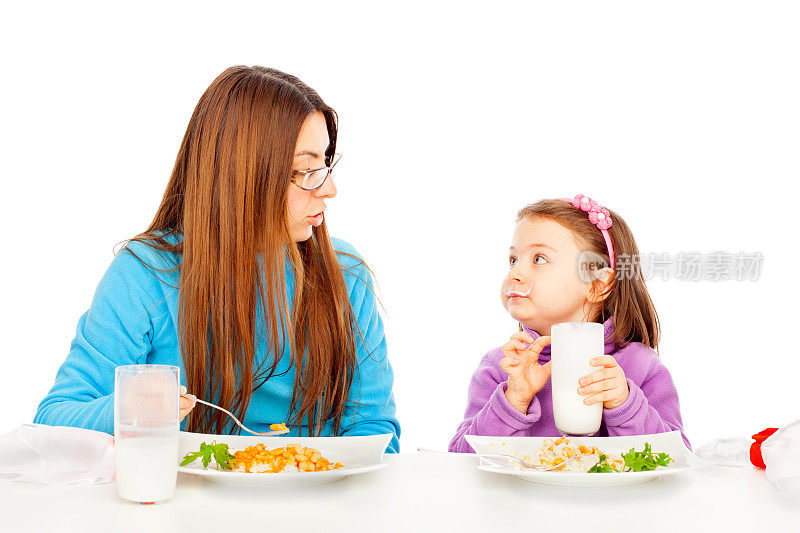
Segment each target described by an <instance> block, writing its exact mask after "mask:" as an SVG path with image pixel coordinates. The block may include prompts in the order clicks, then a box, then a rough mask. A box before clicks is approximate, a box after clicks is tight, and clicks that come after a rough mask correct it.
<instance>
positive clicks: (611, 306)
mask: <svg viewBox="0 0 800 533" xmlns="http://www.w3.org/2000/svg"><path fill="white" fill-rule="evenodd" d="M606 209H608V208H606ZM609 213H611V221H612V224H611V228H609V230H608V232H609V234H610V236H611V242H612V243H613V245H614V253H615V255H616V256H617V257H620V256H622V257H630V258H634V257H638V256H639V247H638V246H637V245H636V240H635V239H634V238H633V232H631V229H630V227H628V224H626V223H625V220H623V219H622V217H621V216H619V214H617V213H616V212H614V211H611V210H610V209H609ZM528 217H538V218H544V219H548V220H552V221H554V222H558V223H559V224H561V225H562V226H564V227H565V228H566V229H568V230H569V231H571V232H572V234H573V235H574V236H575V238H576V240H577V242H578V243H579V244H580V245H581V246H583V247H584V250H591V251H592V252H594V253H596V254H599V255H600V256H601V257H603V259H604V260H605V261H606V262H607V263H606V264H609V257H608V250H607V249H606V243H605V240H604V239H603V234H602V233H600V230H599V229H597V227H596V226H594V225H593V224H592V223H591V222H590V221H589V216H588V214H587V213H586V212H585V211H582V210H580V209H576V208H575V207H573V206H572V204H570V203H569V202H567V201H564V200H560V199H547V200H540V201H538V202H536V203H535V204H531V205H528V206H526V207H523V208H522V209H521V210H520V211H519V213H517V222H519V221H520V220H522V219H524V218H528ZM619 263H620V261H619V260H617V261H616V265H615V266H616V270H617V272H616V276H615V279H614V283H613V284H612V285H611V286H610V287H609V288H607V289H606V292H607V296H606V298H605V300H604V301H603V304H602V306H601V307H600V308H599V310H598V312H597V316H595V317H590V318H591V319H592V321H595V322H601V323H602V322H605V320H606V319H608V318H610V317H614V335H613V341H614V344H615V345H616V346H617V347H619V348H621V347H624V346H627V345H628V344H629V343H631V342H640V343H642V344H644V345H645V346H649V347H650V348H652V349H654V350H658V341H659V337H660V330H661V327H660V324H659V320H658V314H656V308H655V306H654V305H653V300H652V299H651V298H650V293H649V292H648V291H647V285H646V284H645V281H644V275H643V274H642V269H641V267H640V265H639V262H638V261H631V264H630V265H628V264H626V269H625V272H621V269H620V264H619ZM575 268H576V272H577V268H578V265H575ZM594 283H595V284H596V288H597V285H599V284H600V282H599V281H598V280H595V282H594Z"/></svg>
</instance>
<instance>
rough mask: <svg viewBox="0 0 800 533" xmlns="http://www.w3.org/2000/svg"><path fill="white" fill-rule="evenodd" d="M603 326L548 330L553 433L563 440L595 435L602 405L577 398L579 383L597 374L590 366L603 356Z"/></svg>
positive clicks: (573, 324)
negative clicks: (554, 430) (557, 432)
mask: <svg viewBox="0 0 800 533" xmlns="http://www.w3.org/2000/svg"><path fill="white" fill-rule="evenodd" d="M603 336H604V330H603V325H602V324H598V323H596V322H563V323H561V324H555V325H554V326H553V327H552V328H550V337H551V339H550V353H551V355H550V360H551V363H550V370H551V380H552V391H553V415H554V417H555V423H556V429H558V431H560V432H561V434H563V435H566V436H587V435H593V434H595V433H597V431H598V430H599V429H600V422H601V421H602V418H603V403H602V402H599V403H595V404H592V405H586V404H585V403H583V400H584V399H585V398H586V396H581V395H580V394H578V387H579V386H580V385H579V384H578V380H579V379H580V378H582V377H583V376H585V375H587V374H590V373H591V372H592V371H594V370H597V368H596V367H593V366H591V365H590V364H589V360H590V359H592V358H593V357H597V356H600V355H603V351H604V347H605V345H604V342H605V341H604V338H603Z"/></svg>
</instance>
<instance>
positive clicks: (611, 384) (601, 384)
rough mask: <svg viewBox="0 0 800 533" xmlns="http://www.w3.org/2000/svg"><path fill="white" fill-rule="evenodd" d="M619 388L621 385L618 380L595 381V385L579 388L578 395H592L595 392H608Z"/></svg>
mask: <svg viewBox="0 0 800 533" xmlns="http://www.w3.org/2000/svg"><path fill="white" fill-rule="evenodd" d="M618 386H619V383H618V382H617V380H616V379H614V378H610V379H603V380H601V381H595V382H594V383H592V384H590V385H587V386H586V387H579V388H578V394H583V395H587V394H592V393H595V392H604V391H607V390H612V389H614V388H616V387H618Z"/></svg>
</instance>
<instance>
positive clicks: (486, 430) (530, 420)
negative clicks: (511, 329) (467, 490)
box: [449, 352, 542, 453]
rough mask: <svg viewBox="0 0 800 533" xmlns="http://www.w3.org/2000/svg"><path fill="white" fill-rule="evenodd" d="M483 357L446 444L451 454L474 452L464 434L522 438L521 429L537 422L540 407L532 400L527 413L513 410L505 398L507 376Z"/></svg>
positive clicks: (523, 432)
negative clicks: (461, 416)
mask: <svg viewBox="0 0 800 533" xmlns="http://www.w3.org/2000/svg"><path fill="white" fill-rule="evenodd" d="M491 354H492V352H490V353H489V354H487V355H486V356H485V357H484V358H483V360H482V361H481V364H480V365H479V366H478V369H477V370H476V371H475V373H474V374H473V375H472V381H471V382H470V384H469V396H468V398H467V410H466V412H465V413H464V421H463V422H461V424H460V425H459V426H458V430H457V431H456V434H455V436H454V437H453V439H452V440H451V441H450V447H449V450H450V451H451V452H466V453H474V450H473V449H472V447H471V446H470V445H469V443H468V442H467V439H465V438H464V435H492V436H499V437H511V436H516V435H520V434H522V435H524V434H526V433H525V430H526V429H527V428H529V427H531V426H532V425H533V424H535V423H536V422H538V421H539V418H540V417H541V416H542V408H541V405H540V404H539V399H538V398H536V397H534V398H533V400H532V401H531V403H530V405H529V406H528V414H527V415H524V414H522V413H520V412H519V411H517V410H516V409H515V408H514V407H513V406H512V405H511V404H510V403H508V399H507V398H506V386H507V384H508V382H507V378H508V375H507V374H506V373H505V372H504V371H503V369H502V368H500V367H499V365H497V364H496V363H494V362H493V361H492V360H491V357H490V356H491Z"/></svg>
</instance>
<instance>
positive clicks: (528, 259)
mask: <svg viewBox="0 0 800 533" xmlns="http://www.w3.org/2000/svg"><path fill="white" fill-rule="evenodd" d="M581 251H582V250H581V248H580V247H579V246H578V243H577V242H576V240H575V238H574V237H573V236H572V233H571V232H570V231H569V230H568V229H566V228H565V227H564V226H562V225H561V224H559V223H558V222H555V221H553V220H549V219H546V218H538V217H528V218H525V219H522V220H520V221H519V223H518V224H517V227H516V229H515V230H514V237H513V240H512V241H511V248H510V253H509V270H508V275H507V276H506V279H505V280H504V282H503V287H502V292H501V298H502V301H503V306H504V307H505V308H506V309H507V310H508V312H509V313H510V314H511V316H512V317H514V319H515V320H517V321H518V322H520V323H521V324H523V325H524V326H526V327H528V328H530V329H532V330H534V331H536V332H538V333H539V334H541V335H549V334H550V327H551V326H552V325H553V324H558V323H559V322H584V321H587V320H589V316H590V312H591V311H592V306H593V304H591V303H590V301H589V300H588V299H587V298H588V297H589V292H590V289H591V284H590V283H588V282H584V281H581V279H580V277H579V272H578V259H579V256H580V253H581ZM529 289H530V293H528V290H529ZM526 293H527V294H526Z"/></svg>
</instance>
